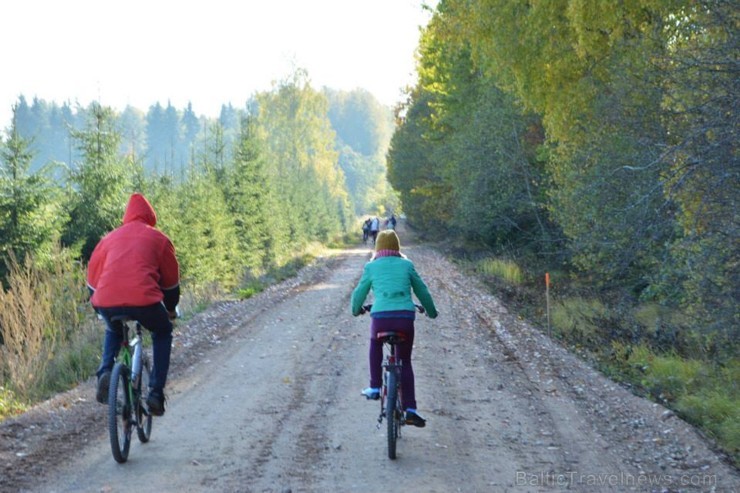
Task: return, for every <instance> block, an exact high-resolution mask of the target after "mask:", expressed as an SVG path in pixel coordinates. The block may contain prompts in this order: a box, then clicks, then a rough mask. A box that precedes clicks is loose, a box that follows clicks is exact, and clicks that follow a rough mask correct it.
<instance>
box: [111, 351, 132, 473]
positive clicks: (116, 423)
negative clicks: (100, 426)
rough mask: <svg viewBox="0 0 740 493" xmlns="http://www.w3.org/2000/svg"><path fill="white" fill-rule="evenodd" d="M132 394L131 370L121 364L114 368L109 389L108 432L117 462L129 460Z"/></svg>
mask: <svg viewBox="0 0 740 493" xmlns="http://www.w3.org/2000/svg"><path fill="white" fill-rule="evenodd" d="M131 405H132V403H131V393H130V391H129V369H128V368H127V367H126V365H123V364H121V363H118V364H116V365H115V366H114V367H113V371H112V372H111V376H110V388H109V389H108V431H109V433H110V446H111V451H112V452H113V458H114V459H115V460H116V462H119V463H124V462H126V460H127V459H128V451H129V447H130V446H131V431H132V430H131V428H132V426H133V420H132V417H133V416H132V407H131Z"/></svg>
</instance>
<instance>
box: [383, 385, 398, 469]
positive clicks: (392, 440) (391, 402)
mask: <svg viewBox="0 0 740 493" xmlns="http://www.w3.org/2000/svg"><path fill="white" fill-rule="evenodd" d="M397 408H398V374H397V373H396V372H395V371H392V370H391V371H389V372H388V396H387V399H386V401H385V421H386V423H387V426H388V458H389V459H395V458H396V441H397V440H398V429H399V426H400V425H401V421H400V420H401V418H400V416H399V414H398V409H397Z"/></svg>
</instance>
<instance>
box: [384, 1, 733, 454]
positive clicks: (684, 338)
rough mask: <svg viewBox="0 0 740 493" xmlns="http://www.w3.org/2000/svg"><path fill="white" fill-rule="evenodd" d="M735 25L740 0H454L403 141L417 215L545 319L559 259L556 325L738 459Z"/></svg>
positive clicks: (405, 185) (413, 95)
mask: <svg viewBox="0 0 740 493" xmlns="http://www.w3.org/2000/svg"><path fill="white" fill-rule="evenodd" d="M737 25H738V10H737V4H736V2H732V1H727V0H706V1H699V2H695V1H691V0H678V1H673V2H662V1H655V0H637V1H635V2H631V3H629V5H628V4H625V3H624V2H564V1H551V2H511V1H508V0H485V1H484V0H443V1H440V2H439V4H438V5H437V7H436V8H435V11H434V13H433V17H432V19H431V21H430V22H429V24H428V25H427V26H426V28H425V29H424V30H423V31H422V33H421V39H420V43H419V50H418V51H419V57H418V73H419V78H418V82H417V83H416V85H415V86H414V87H413V88H412V89H411V90H410V91H409V96H408V99H407V101H406V104H404V105H402V106H401V107H400V108H398V111H397V120H398V123H397V130H396V132H395V134H394V135H393V138H392V140H391V146H390V151H389V153H388V177H389V181H390V182H391V185H393V187H394V189H395V190H397V191H398V192H399V194H400V196H401V200H402V203H403V207H404V212H405V214H406V216H407V217H408V222H409V224H411V225H412V226H414V227H415V228H416V229H417V230H419V231H428V232H429V233H430V235H432V234H433V235H434V237H435V238H444V239H445V240H447V241H449V242H450V244H456V245H458V246H457V247H455V248H456V249H455V250H453V251H452V254H453V256H454V257H460V258H467V259H469V261H472V262H473V263H474V264H475V270H476V271H477V272H480V273H481V275H484V276H486V278H487V279H488V280H489V282H490V283H491V284H492V287H493V288H495V289H496V292H497V293H499V295H500V296H502V297H503V298H505V299H507V300H508V301H509V302H517V303H518V304H519V305H520V306H522V307H523V308H524V311H523V313H522V314H523V316H527V317H528V318H530V319H532V320H534V321H537V322H538V323H540V324H541V325H542V326H543V328H544V329H545V330H547V328H546V326H547V317H546V314H545V313H544V309H545V299H544V298H545V296H544V290H545V285H544V277H545V273H549V274H550V277H551V279H552V285H551V289H550V291H551V293H550V294H551V310H550V326H551V331H552V334H553V337H556V338H558V339H560V340H562V341H563V343H564V344H568V345H569V346H570V347H572V348H574V349H575V350H577V351H579V352H580V353H581V354H582V355H584V357H588V358H590V359H592V360H593V361H595V362H596V364H598V365H599V366H600V367H601V368H602V369H603V370H604V372H606V373H608V374H609V375H611V376H612V377H613V378H615V379H618V380H621V381H623V382H625V384H628V385H630V386H632V388H634V389H635V391H636V392H640V393H644V394H645V395H649V396H650V397H651V398H653V399H655V400H656V401H659V402H661V403H664V404H666V405H668V406H669V407H671V408H672V409H674V410H675V411H676V412H677V413H678V414H679V415H680V416H682V417H683V418H684V419H686V420H689V421H691V422H692V423H695V424H697V425H698V426H700V428H701V429H703V430H704V431H705V432H706V433H708V434H711V435H712V436H713V437H714V438H715V439H716V440H717V441H718V443H720V444H722V447H723V448H724V449H725V450H726V451H727V452H728V453H729V454H731V455H733V456H734V457H735V458H736V460H737V458H738V456H739V455H740V438H739V435H738V430H739V429H740V419H739V416H738V411H737V409H740V405H738V404H740V403H739V402H738V398H739V391H738V383H737V382H738V378H737V377H738V374H737V371H738V370H737V368H738V354H740V312H739V311H738V303H737V301H738V299H740V295H739V293H740V291H739V290H738V283H737V280H738V279H740V249H739V248H738V245H739V244H740V243H739V241H738V240H739V239H740V221H739V219H740V216H738V214H737V201H738V197H740V187H739V186H738V184H739V183H740V181H739V180H738V176H740V162H739V161H738V155H737V145H736V141H737V115H738V114H739V112H738V101H739V100H738V96H737V95H738V94H740V90H738V84H740V77H738V73H739V72H740V70H739V68H740V67H739V66H738V59H737V56H736V53H738V51H739V48H740V46H738V45H739V41H740V37H738V35H737ZM459 245H464V246H459ZM471 245H474V247H471ZM514 266H517V267H518V268H515V267H514ZM517 271H519V274H517V273H516V272H517Z"/></svg>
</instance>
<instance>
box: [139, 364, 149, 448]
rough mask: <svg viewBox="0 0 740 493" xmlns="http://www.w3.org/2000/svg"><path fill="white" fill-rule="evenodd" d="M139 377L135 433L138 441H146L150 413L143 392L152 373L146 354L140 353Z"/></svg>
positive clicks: (146, 388) (147, 438) (147, 386)
mask: <svg viewBox="0 0 740 493" xmlns="http://www.w3.org/2000/svg"><path fill="white" fill-rule="evenodd" d="M141 358H142V362H141V378H140V379H139V385H138V386H139V388H138V389H137V392H136V395H138V396H139V399H138V401H137V402H136V433H137V435H139V441H140V442H141V443H146V442H148V441H149V438H151V436H152V415H151V413H150V412H149V410H148V409H146V406H144V392H145V391H147V390H148V389H149V376H150V375H151V373H152V365H151V363H150V362H149V358H148V357H147V355H146V354H142V355H141Z"/></svg>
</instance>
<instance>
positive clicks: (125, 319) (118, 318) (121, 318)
mask: <svg viewBox="0 0 740 493" xmlns="http://www.w3.org/2000/svg"><path fill="white" fill-rule="evenodd" d="M133 320H134V319H133V318H131V316H130V315H114V316H112V317H111V318H110V321H111V322H131V321H133Z"/></svg>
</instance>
